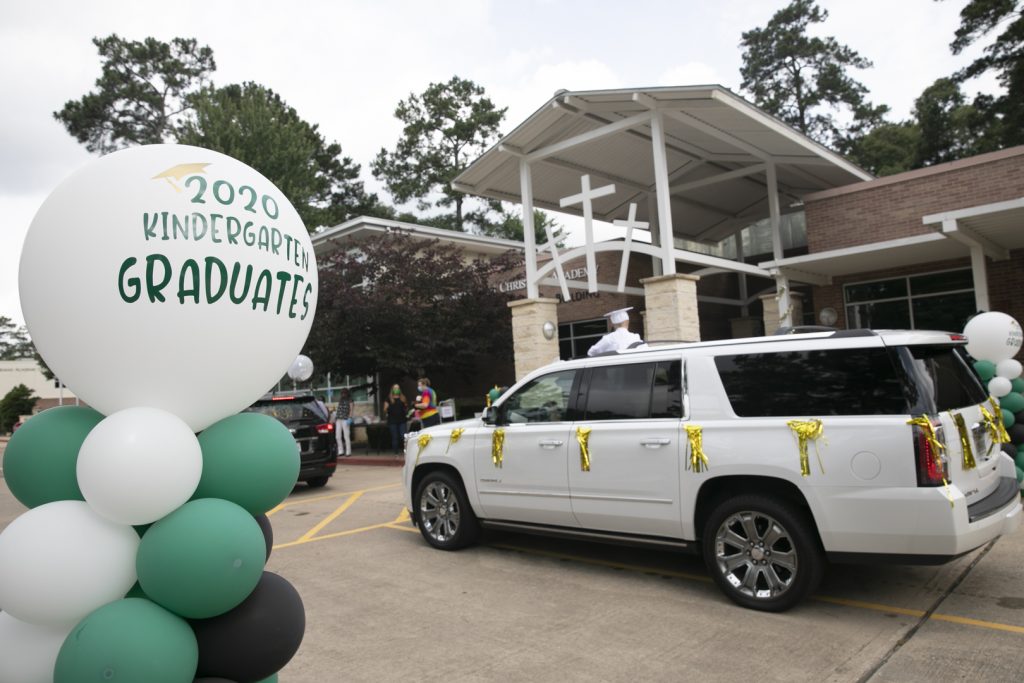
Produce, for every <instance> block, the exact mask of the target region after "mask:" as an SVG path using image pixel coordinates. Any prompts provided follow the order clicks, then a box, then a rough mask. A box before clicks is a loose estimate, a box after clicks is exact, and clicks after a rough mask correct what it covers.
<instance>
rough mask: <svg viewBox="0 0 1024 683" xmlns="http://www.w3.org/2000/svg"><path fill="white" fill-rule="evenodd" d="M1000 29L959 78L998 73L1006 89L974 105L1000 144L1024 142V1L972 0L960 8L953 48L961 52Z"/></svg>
mask: <svg viewBox="0 0 1024 683" xmlns="http://www.w3.org/2000/svg"><path fill="white" fill-rule="evenodd" d="M996 31H998V32H999V33H998V35H996V36H995V39H994V40H993V42H992V44H991V45H989V46H988V47H986V48H985V50H984V54H983V55H982V56H981V57H979V58H977V59H976V60H974V61H973V62H971V64H969V65H968V66H967V67H966V68H964V69H962V70H961V71H959V72H958V73H957V74H956V76H955V78H956V79H957V80H958V81H960V82H964V81H966V80H967V79H970V78H974V77H976V76H980V75H982V74H984V73H987V72H994V73H995V74H996V78H997V79H998V81H999V84H1000V85H1001V86H1003V87H1004V88H1005V89H1006V92H1005V93H1004V94H1001V95H998V96H991V95H979V96H978V97H976V98H975V100H974V105H973V106H974V108H975V109H976V110H978V112H979V113H980V114H981V115H982V116H983V117H985V118H984V119H983V121H984V123H985V124H986V125H985V131H986V134H987V135H988V136H989V137H992V138H995V139H996V140H997V141H998V146H999V147H1010V146H1013V145H1019V144H1022V143H1024V2H1020V1H1019V0H970V2H968V3H967V5H965V6H964V8H963V9H962V10H961V11H960V28H958V29H957V31H956V34H955V37H954V39H953V42H952V43H950V49H951V50H952V51H953V54H960V53H961V52H962V51H963V50H965V49H966V48H967V47H969V46H970V45H972V44H974V43H975V42H977V41H978V40H980V39H981V38H983V37H985V36H988V35H989V34H991V33H993V32H996Z"/></svg>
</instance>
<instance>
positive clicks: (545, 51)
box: [0, 0, 994, 323]
mask: <svg viewBox="0 0 1024 683" xmlns="http://www.w3.org/2000/svg"><path fill="white" fill-rule="evenodd" d="M787 3H788V0H716V1H715V2H705V1H702V0H665V1H663V2H654V1H647V0H633V2H629V3H626V2H621V1H618V2H611V1H609V0H587V1H585V2H584V1H571V2H570V1H558V0H505V1H500V0H493V1H490V2H488V1H487V0H460V1H454V0H453V1H444V0H433V1H432V2H423V1H422V0H402V1H392V0H382V1H379V2H371V1H369V0H367V1H363V2H354V1H350V0H335V1H333V2H326V1H325V2H313V1H308V0H303V1H302V2H294V3H282V2H264V1H262V0H247V1H246V2H235V1H229V0H218V1H216V2H214V1H211V0H203V1H200V2H196V1H193V0H174V1H173V2H164V3H156V2H146V3H139V2H113V1H110V2H104V1H100V0H93V1H89V2H83V1H82V0H72V1H68V2H62V1H48V0H37V1H36V2H23V3H22V2H18V3H15V2H10V1H8V2H4V3H3V4H2V5H0V93H2V98H3V103H4V104H3V106H2V107H0V217H2V219H0V315H7V316H9V317H12V318H14V319H15V320H16V321H18V322H19V323H20V322H22V321H23V317H22V314H21V308H20V305H19V302H18V293H17V270H18V260H19V255H20V252H21V245H22V242H23V240H24V237H25V233H26V232H27V230H28V228H29V225H30V223H31V221H32V217H33V216H34V215H35V212H36V210H37V209H38V208H39V206H40V204H41V203H42V202H43V200H44V199H45V198H46V196H47V194H48V193H49V192H50V191H51V190H52V189H53V188H54V187H55V186H56V185H57V184H58V183H60V181H61V180H62V179H64V178H65V177H66V176H68V175H69V174H70V173H71V172H72V171H74V170H75V169H77V168H78V167H80V166H81V165H83V164H85V163H87V162H88V161H89V159H90V158H91V156H92V155H90V154H89V153H88V152H86V151H85V149H84V148H83V147H81V146H80V145H79V144H78V143H77V142H75V140H74V139H73V138H72V137H71V136H70V135H68V134H67V132H66V131H65V130H64V128H63V127H62V126H61V125H60V124H59V123H57V122H56V121H55V120H54V118H53V116H52V112H54V111H56V110H58V109H60V108H61V107H62V106H63V104H64V103H65V102H66V101H67V100H70V99H77V98H79V97H81V96H82V95H83V94H84V93H86V92H88V91H89V90H91V89H92V88H93V86H94V81H95V79H96V78H97V77H98V76H99V73H100V61H99V58H98V56H97V55H96V49H95V47H94V46H93V45H92V43H91V39H92V38H93V37H94V36H106V35H109V34H111V33H117V34H119V35H121V36H122V37H124V38H128V39H132V40H142V39H143V38H145V37H147V36H154V37H156V38H159V39H160V40H164V41H169V40H170V39H171V38H174V37H177V36H181V37H194V38H196V39H198V40H199V42H200V44H203V45H209V46H210V47H211V48H212V49H213V51H214V57H215V59H216V62H217V71H216V72H215V73H214V74H213V81H214V83H215V84H216V85H226V84H228V83H238V82H242V81H256V82H258V83H261V84H263V85H266V86H268V87H270V88H272V89H274V90H275V91H277V92H278V93H279V94H280V95H281V96H282V97H283V98H284V99H285V100H286V101H287V102H288V103H289V104H290V105H291V106H293V107H295V108H296V109H297V110H298V112H299V115H300V116H302V117H303V118H305V119H306V120H307V121H310V122H313V123H318V124H320V130H321V132H322V133H323V134H324V136H325V137H326V138H327V139H328V140H329V141H337V142H340V143H341V145H342V148H343V151H344V154H345V155H346V156H351V157H352V158H353V159H354V160H355V161H356V162H357V163H359V164H360V165H361V166H362V172H363V178H364V180H365V181H366V183H367V186H368V187H369V188H370V189H373V190H377V191H379V187H380V186H379V184H378V183H377V182H376V181H375V180H374V179H373V178H372V176H371V175H370V171H369V162H370V160H371V159H372V158H373V156H374V155H375V154H376V152H377V151H378V150H379V149H380V148H381V147H388V148H391V147H392V146H393V145H394V143H395V141H396V140H397V137H398V134H399V132H400V126H399V124H398V122H397V121H396V120H395V119H394V117H393V112H394V108H395V105H396V104H397V102H398V101H399V100H400V99H403V98H405V97H407V96H408V95H409V94H410V93H413V92H415V93H419V92H421V91H422V90H424V89H425V88H426V86H427V85H428V84H430V83H433V82H438V81H445V80H448V79H449V78H450V77H451V76H452V75H455V74H457V75H459V76H461V77H463V78H469V79H472V80H474V81H476V82H477V83H479V84H480V85H482V86H483V87H484V88H485V89H486V91H487V93H488V95H489V96H490V97H491V98H492V100H494V102H495V103H496V104H497V105H498V106H503V107H508V113H507V115H506V119H505V123H504V125H503V127H502V130H503V131H504V132H508V131H511V130H512V128H514V127H515V126H516V125H518V124H519V123H520V122H522V121H523V120H524V119H525V118H526V117H527V116H529V115H530V114H531V113H532V112H533V111H535V110H536V109H537V108H538V107H540V106H541V105H542V104H544V103H545V102H546V101H547V99H548V98H549V97H551V95H552V94H553V93H554V92H555V91H556V90H558V89H561V88H565V89H567V90H581V89H598V88H625V87H642V86H660V85H702V84H713V83H717V84H721V85H723V86H725V87H728V88H731V89H732V90H734V91H736V92H739V82H740V76H739V67H740V57H741V52H742V51H741V49H740V48H739V42H740V34H741V33H742V32H743V31H745V30H748V29H751V28H754V27H758V26H764V24H765V23H766V22H767V21H768V19H769V18H770V17H771V15H772V14H774V13H775V12H776V11H777V10H778V9H780V8H782V7H783V6H785V5H786V4H787ZM819 4H820V5H821V6H822V7H824V8H826V9H827V10H828V11H829V12H830V17H829V19H828V21H827V22H826V23H825V24H824V25H823V26H822V27H820V28H819V29H818V30H817V32H818V33H821V34H826V35H833V36H835V37H836V38H837V39H838V40H839V42H841V43H844V44H846V45H848V46H849V47H851V48H853V49H855V50H857V51H858V52H860V54H861V55H862V56H864V57H866V58H868V59H870V60H872V61H873V62H874V67H873V68H872V69H868V70H865V71H861V72H857V73H856V74H855V75H856V77H857V78H858V79H859V80H861V81H862V82H863V83H864V84H866V85H867V87H868V89H869V90H870V93H871V99H872V100H873V101H874V102H877V103H885V104H888V105H889V106H890V107H892V109H893V112H894V117H895V118H902V117H906V116H907V115H908V114H909V112H910V109H911V107H912V105H913V100H914V98H915V97H916V96H917V95H918V94H919V93H920V92H921V91H922V90H923V89H924V88H925V87H927V86H928V85H929V84H930V83H931V82H932V81H934V80H935V79H936V78H939V77H942V76H947V75H949V74H951V73H952V72H953V71H955V70H956V69H957V68H960V67H961V66H963V65H965V64H966V63H968V61H969V60H970V59H971V57H972V56H973V55H974V54H976V53H977V51H972V53H971V54H968V55H961V56H959V57H953V56H952V55H951V54H950V52H949V42H950V41H951V40H952V37H953V32H954V31H955V30H956V27H957V26H958V25H959V12H960V9H961V8H962V7H963V6H964V5H965V4H966V0H944V1H942V2H935V0H819ZM978 88H980V89H984V90H987V91H992V90H993V89H994V84H993V83H992V82H991V81H985V82H981V83H978V84H976V85H975V86H974V88H973V89H978ZM382 195H383V196H384V197H385V198H386V199H388V197H387V196H386V194H383V193H382ZM578 242H579V239H578V238H576V237H572V238H570V243H578Z"/></svg>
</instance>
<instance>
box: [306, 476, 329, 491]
mask: <svg viewBox="0 0 1024 683" xmlns="http://www.w3.org/2000/svg"><path fill="white" fill-rule="evenodd" d="M328 479H330V477H312V478H310V479H307V480H306V485H307V486H309V488H311V489H321V488H323V487H325V486H327V480H328Z"/></svg>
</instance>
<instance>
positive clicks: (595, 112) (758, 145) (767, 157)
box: [453, 85, 872, 324]
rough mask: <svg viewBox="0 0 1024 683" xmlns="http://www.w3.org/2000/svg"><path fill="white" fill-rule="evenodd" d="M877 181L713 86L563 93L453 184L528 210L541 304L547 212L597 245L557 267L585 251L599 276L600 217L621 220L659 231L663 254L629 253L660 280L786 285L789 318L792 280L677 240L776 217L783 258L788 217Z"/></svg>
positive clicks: (724, 233) (531, 281)
mask: <svg viewBox="0 0 1024 683" xmlns="http://www.w3.org/2000/svg"><path fill="white" fill-rule="evenodd" d="M871 177H872V176H871V175H870V174H868V173H867V172H865V171H863V170H862V169H860V168H858V167H857V166H855V165H853V164H851V163H850V162H848V161H846V160H845V159H843V158H842V157H841V156H839V155H837V154H835V153H834V152H831V151H830V150H828V149H826V148H825V147H823V146H821V145H819V144H817V143H816V142H814V141H813V140H811V139H809V138H807V137H806V136H804V135H802V134H800V133H799V132H797V131H795V130H794V129H792V128H790V127H789V126H787V125H786V124H784V123H781V122H780V121H778V120H776V119H775V118H773V117H771V116H769V115H767V114H765V113H764V112H762V111H760V110H759V109H757V108H756V107H754V106H753V105H751V104H750V103H748V102H747V101H745V100H743V99H742V98H740V97H738V96H736V95H734V94H733V93H731V92H730V91H728V90H726V89H725V88H723V87H721V86H717V85H712V86H685V87H669V88H641V89H623V90H594V91H581V92H565V91H562V92H559V93H557V94H556V95H555V96H554V97H552V98H551V100H549V101H548V102H547V103H546V104H545V105H544V106H542V107H541V108H540V109H538V110H537V111H536V112H535V113H534V114H533V115H532V116H530V117H529V118H528V119H527V120H526V121H524V122H523V123H521V124H520V125H519V126H518V127H516V128H515V130H513V131H512V132H511V133H510V134H509V135H507V136H505V137H504V138H503V139H502V140H501V142H500V143H499V144H498V145H496V146H495V147H493V148H491V149H490V150H488V151H487V152H486V153H485V154H484V155H483V156H481V157H480V158H479V159H477V160H476V161H475V162H474V163H473V164H472V165H471V166H470V167H469V168H467V169H466V171H464V172H463V173H462V174H461V175H460V176H459V177H458V178H456V179H455V181H454V182H453V186H454V187H455V188H456V189H458V190H461V191H463V192H466V193H469V194H473V195H478V196H482V197H490V198H493V199H499V200H504V201H510V202H518V203H521V204H522V205H523V224H524V227H525V228H526V229H525V230H524V233H525V235H524V237H525V240H524V241H525V242H526V261H527V263H526V270H527V285H528V296H529V297H531V298H535V297H536V296H537V287H538V282H539V281H540V280H541V279H542V278H543V277H544V276H545V275H547V272H544V273H540V274H538V272H537V252H538V249H537V245H535V244H534V238H533V234H534V232H533V208H534V207H542V208H545V209H552V210H555V211H564V212H569V213H575V214H578V215H583V216H584V219H585V221H586V222H587V224H588V225H587V231H586V232H587V244H586V245H584V246H583V247H577V248H576V249H573V250H569V251H568V252H566V253H564V254H561V255H557V254H555V252H554V251H552V254H553V255H555V261H556V262H557V261H559V260H566V259H569V258H575V257H576V256H579V255H581V254H584V253H585V254H586V255H587V257H588V267H590V269H591V270H593V268H592V264H593V260H592V257H593V253H594V246H593V237H592V230H591V229H590V226H589V219H590V218H591V217H592V218H597V219H600V220H604V221H608V222H615V221H620V224H621V225H622V226H623V227H624V233H625V232H626V231H627V230H629V229H631V228H632V227H637V228H648V229H650V230H651V237H652V243H653V246H652V245H646V244H644V245H638V244H632V245H631V243H630V239H629V237H628V235H627V239H626V240H625V241H624V242H623V243H622V245H621V248H622V249H623V250H624V251H625V252H627V253H628V250H629V249H632V250H633V251H638V252H642V253H649V254H651V255H652V256H653V257H654V258H655V263H656V271H655V272H659V271H660V273H661V274H664V275H671V274H674V273H676V262H677V261H678V262H683V263H691V264H696V265H700V266H704V267H709V268H716V269H722V270H727V271H732V272H736V273H741V274H743V273H745V274H752V275H760V276H764V277H775V279H776V284H777V289H778V292H779V294H780V310H781V311H789V310H791V308H790V306H789V305H788V304H789V302H788V300H787V298H788V286H787V283H786V279H785V275H783V274H781V273H779V272H769V271H767V270H765V269H763V268H760V267H757V266H752V265H748V264H745V263H743V262H742V258H743V254H742V251H740V253H739V254H738V257H737V260H729V259H724V258H719V257H715V256H708V255H705V254H700V253H697V252H694V251H688V250H685V249H681V248H677V240H690V241H696V242H704V243H709V244H717V243H718V242H719V241H721V240H722V239H724V238H726V237H728V236H730V235H733V234H735V233H737V232H738V231H739V230H741V229H742V228H744V227H746V226H748V225H750V224H751V223H753V222H755V221H757V220H760V219H763V218H771V226H772V242H773V255H774V258H775V259H781V258H782V257H783V253H782V240H781V236H780V232H779V216H780V215H781V214H782V213H784V212H786V211H788V210H789V209H790V207H793V206H794V205H799V203H800V200H801V198H802V197H803V196H804V195H806V194H809V193H811V192H818V191H821V190H824V189H828V188H832V187H837V186H841V185H847V184H850V183H854V182H858V181H861V180H867V179H870V178H871ZM631 205H635V208H632V210H631ZM542 249H543V250H544V251H548V250H552V249H553V248H552V246H551V245H545V246H543V247H542ZM741 279H742V278H741ZM594 286H595V287H596V285H594ZM621 286H622V283H621V281H620V291H621ZM744 289H745V287H744ZM782 322H783V324H792V321H791V320H784V321H782Z"/></svg>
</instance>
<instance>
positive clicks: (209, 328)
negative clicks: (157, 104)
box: [19, 145, 318, 431]
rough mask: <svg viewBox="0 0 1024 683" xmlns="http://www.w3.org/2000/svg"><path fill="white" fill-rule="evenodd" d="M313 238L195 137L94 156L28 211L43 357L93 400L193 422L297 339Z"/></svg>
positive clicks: (28, 301) (30, 315)
mask: <svg viewBox="0 0 1024 683" xmlns="http://www.w3.org/2000/svg"><path fill="white" fill-rule="evenodd" d="M317 282H318V279H317V268H316V260H315V258H314V254H313V247H312V243H311V242H310V239H309V235H308V233H307V232H306V229H305V228H304V227H303V224H302V220H301V219H300V218H299V215H298V213H297V212H296V211H295V209H294V207H292V205H291V204H290V203H289V202H288V200H287V199H286V198H285V196H284V195H283V194H281V192H280V191H279V190H278V189H277V188H276V187H274V185H273V184H271V182H270V181H269V180H267V179H266V178H264V177H263V176H262V175H260V174H259V173H258V172H256V171H255V170H253V169H252V168H249V167H248V166H246V165H244V164H242V163H241V162H239V161H236V160H235V159H232V158H231V157H228V156H225V155H223V154H219V153H217V152H212V151H209V150H205V149H200V148H198V147H187V146H183V145H147V146H142V147H132V148H129V149H125V150H121V151H119V152H115V153H113V154H110V155H107V156H104V157H102V158H100V159H97V160H95V161H93V162H91V163H89V164H88V165H86V166H85V167H83V168H81V169H80V170H79V171H78V172H76V173H75V174H73V175H72V176H71V177H69V178H68V179H66V180H65V181H64V182H63V183H61V184H60V185H59V186H58V187H57V188H56V189H55V190H54V191H53V192H52V193H51V194H50V196H49V197H48V198H47V199H46V201H45V202H44V203H43V205H42V206H41V207H40V209H39V211H38V213H36V216H35V219H34V220H33V221H32V225H31V227H30V228H29V231H28V234H27V236H26V238H25V246H24V249H23V251H22V254H21V268H20V273H19V289H20V292H21V308H22V312H23V313H24V316H25V322H26V325H27V326H28V329H29V331H30V334H31V336H32V341H33V342H34V343H35V345H36V347H37V348H38V349H39V352H40V354H42V356H43V358H44V359H45V360H46V363H47V364H48V365H49V367H50V369H52V370H53V371H54V373H55V374H56V375H58V376H59V377H60V378H61V379H62V380H63V381H64V383H65V385H67V386H68V387H69V388H70V389H72V390H73V391H74V392H75V393H76V394H77V395H78V396H80V397H81V398H82V400H83V401H86V402H87V403H89V405H91V406H93V407H94V408H96V409H97V410H99V411H100V412H101V413H103V414H104V415H109V414H111V413H114V412H116V411H118V410H121V409H124V408H129V407H132V406H153V407H155V408H162V409H164V410H167V411H168V412H171V413H174V414H175V415H177V416H178V417H180V418H181V419H183V420H184V421H185V422H186V423H188V425H189V426H190V427H191V428H192V430H193V431H200V430H202V429H203V428H205V427H207V426H209V425H211V424H213V423H214V422H216V421H218V420H220V419H222V418H224V417H227V416H228V415H233V414H235V413H237V412H239V411H240V410H242V409H243V408H245V407H247V406H249V405H250V404H251V403H252V402H253V401H254V400H256V399H257V398H259V397H260V396H261V395H262V394H263V393H265V392H266V391H267V390H268V389H269V388H270V387H271V386H272V385H274V384H275V383H276V382H277V380H278V379H279V378H280V377H281V375H283V374H284V372H285V370H287V368H288V366H289V365H290V364H291V362H292V361H293V360H294V359H295V356H296V354H297V353H298V352H299V351H301V350H302V345H303V343H304V342H305V339H306V336H307V335H308V333H309V329H310V325H311V324H312V322H313V315H314V313H315V311H316V302H317Z"/></svg>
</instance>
